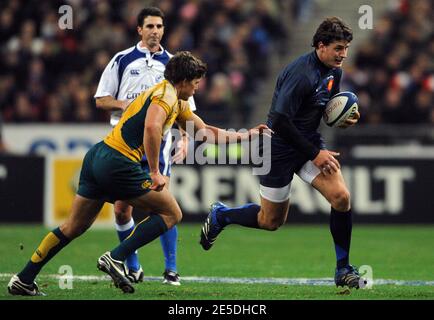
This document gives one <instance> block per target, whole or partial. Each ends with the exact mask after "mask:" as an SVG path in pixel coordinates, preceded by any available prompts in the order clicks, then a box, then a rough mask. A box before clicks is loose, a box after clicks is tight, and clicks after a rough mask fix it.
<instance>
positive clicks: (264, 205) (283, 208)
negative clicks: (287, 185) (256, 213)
mask: <svg viewBox="0 0 434 320" xmlns="http://www.w3.org/2000/svg"><path fill="white" fill-rule="evenodd" d="M288 210H289V199H287V200H285V201H283V202H273V201H270V200H268V199H265V198H263V197H261V213H260V214H262V215H263V219H265V220H271V221H282V222H285V221H286V218H287V216H288Z"/></svg>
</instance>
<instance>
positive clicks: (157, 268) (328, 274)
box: [0, 224, 434, 300]
mask: <svg viewBox="0 0 434 320" xmlns="http://www.w3.org/2000/svg"><path fill="white" fill-rule="evenodd" d="M200 228H201V225H199V224H181V225H179V226H178V230H179V242H178V269H179V272H180V274H181V279H182V285H181V286H180V287H173V286H167V285H163V284H161V280H160V279H161V273H162V272H163V270H164V259H163V253H162V250H161V245H160V243H159V240H155V241H154V242H152V243H151V244H149V245H147V246H145V247H144V248H141V249H140V251H139V255H140V262H141V264H142V266H143V269H144V271H145V276H146V277H147V281H145V282H144V283H141V284H137V285H135V288H136V292H135V293H134V294H132V295H126V294H123V293H122V292H121V291H120V290H119V289H117V288H115V287H114V286H113V285H112V284H111V281H109V280H108V279H107V278H106V277H104V275H105V274H103V273H101V272H100V271H98V270H97V269H96V260H97V258H98V257H99V256H100V255H101V254H102V253H104V252H105V251H107V250H111V249H112V248H114V247H115V246H116V244H117V242H118V240H117V235H116V232H115V231H114V230H97V229H95V230H94V229H91V230H89V231H88V232H87V233H85V234H84V235H83V236H82V237H80V238H79V239H76V240H74V241H73V242H72V243H71V244H70V245H69V246H68V247H66V248H65V249H64V250H62V251H61V252H60V253H59V254H58V255H57V256H56V257H55V258H54V259H52V260H51V261H50V262H49V263H48V264H47V265H46V266H45V268H44V269H43V270H42V272H41V274H40V275H39V277H38V278H37V281H38V284H39V286H40V287H41V289H42V291H44V292H45V293H47V296H46V297H13V296H10V295H8V293H7V289H6V286H7V283H8V281H9V279H10V276H11V274H12V273H17V272H19V271H20V270H21V269H22V268H23V267H24V265H25V263H26V262H27V260H28V259H29V257H30V256H31V254H32V253H33V251H34V250H35V249H36V246H37V245H38V244H39V242H40V241H41V240H42V238H43V237H44V236H45V234H46V233H47V232H48V230H47V229H45V228H44V227H41V226H36V225H29V226H16V225H13V226H12V225H3V226H0V240H1V241H0V257H1V258H0V259H1V260H0V288H2V289H0V299H26V300H28V299H32V300H33V299H42V300H47V299H53V300H64V299H65V300H71V299H80V300H81V299H85V300H90V299H99V300H109V299H116V300H123V299H128V300H134V299H138V300H185V299H186V300H208V299H210V300H223V299H226V300H250V299H252V300H275V299H279V300H297V299H315V300H318V299H320V300H330V299H331V300H353V299H368V300H371V299H373V300H375V299H382V300H396V299H417V300H419V299H429V300H434V255H433V248H434V226H408V225H405V226H367V225H365V226H362V225H355V226H354V227H353V238H352V245H351V263H353V264H355V265H358V266H360V265H369V266H370V267H371V268H372V270H373V279H374V285H373V287H372V289H363V290H362V289H360V290H351V292H350V293H348V292H344V291H342V289H337V288H336V287H335V286H333V285H332V277H333V276H334V265H335V255H334V247H333V242H332V238H331V235H330V232H329V230H328V226H327V225H315V226H305V225H292V226H285V227H283V228H281V229H279V230H278V231H275V232H266V231H262V230H253V229H246V228H241V227H237V226H230V227H228V228H227V229H226V230H225V231H223V233H222V234H221V236H219V239H218V240H217V241H216V243H215V245H214V247H213V248H212V249H211V250H210V251H204V250H203V249H202V248H201V247H200V245H199V243H198V242H199V233H200ZM62 265H69V266H71V268H72V271H73V274H74V276H79V277H78V278H76V279H74V281H73V288H72V289H70V290H68V289H64V290H62V289H60V288H59V279H58V278H55V275H60V274H59V268H60V267H61V266H62ZM92 276H93V277H92ZM229 278H230V279H229ZM301 278H302V279H304V280H300V279H301ZM255 279H256V280H258V281H256V280H255ZM316 279H318V280H316ZM321 279H322V281H320V280H321ZM229 280H230V281H229ZM386 280H388V281H386ZM60 281H61V282H62V280H60ZM231 281H232V282H234V281H235V282H236V283H227V282H231ZM303 281H304V282H303ZM63 282H64V281H63ZM265 282H268V283H265ZM381 283H389V284H381Z"/></svg>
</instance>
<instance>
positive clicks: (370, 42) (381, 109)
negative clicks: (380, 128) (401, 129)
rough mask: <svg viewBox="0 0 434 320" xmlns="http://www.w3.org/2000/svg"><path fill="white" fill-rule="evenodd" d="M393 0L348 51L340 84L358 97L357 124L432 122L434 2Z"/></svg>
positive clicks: (433, 116)
mask: <svg viewBox="0 0 434 320" xmlns="http://www.w3.org/2000/svg"><path fill="white" fill-rule="evenodd" d="M395 3H396V4H397V6H396V7H393V8H391V9H390V10H389V11H388V12H386V13H385V14H384V16H382V17H381V19H380V20H379V21H378V22H377V23H376V24H375V26H374V29H373V32H372V35H371V37H369V38H368V39H367V41H366V42H364V43H362V44H361V45H358V46H357V48H356V50H355V51H354V48H352V49H351V51H352V52H351V53H350V54H352V55H355V61H354V64H353V66H349V65H346V66H345V78H344V79H345V84H344V87H346V89H348V90H350V91H354V92H356V93H357V95H358V97H359V100H360V103H359V106H360V107H361V108H362V109H361V113H362V118H361V119H360V122H361V123H363V122H365V123H366V122H367V123H373V124H378V123H396V124H403V123H406V124H411V123H413V124H420V123H426V124H428V123H430V124H434V98H433V97H434V19H433V17H434V2H433V1H432V0H401V1H395Z"/></svg>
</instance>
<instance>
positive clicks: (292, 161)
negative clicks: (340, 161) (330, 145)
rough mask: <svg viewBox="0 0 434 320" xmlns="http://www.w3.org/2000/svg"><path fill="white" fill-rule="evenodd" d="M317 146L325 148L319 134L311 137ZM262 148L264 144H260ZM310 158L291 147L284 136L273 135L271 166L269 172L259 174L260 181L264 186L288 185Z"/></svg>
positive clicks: (311, 140)
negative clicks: (313, 137)
mask: <svg viewBox="0 0 434 320" xmlns="http://www.w3.org/2000/svg"><path fill="white" fill-rule="evenodd" d="M309 140H310V142H312V143H313V144H314V145H315V146H317V147H318V148H320V149H325V144H324V140H323V139H322V138H321V136H320V135H318V136H317V137H316V138H315V139H309ZM260 148H261V149H264V148H263V145H262V144H260ZM307 161H309V159H308V158H307V157H306V156H305V155H304V154H302V153H300V152H299V151H297V150H295V149H294V148H293V147H291V146H290V145H289V144H288V143H287V142H285V141H284V140H283V139H282V138H280V137H278V136H276V135H273V136H272V138H271V166H270V171H269V173H268V174H265V175H261V176H259V182H260V184H261V185H262V186H264V187H269V188H282V187H285V186H287V185H288V184H289V183H290V182H291V181H292V178H293V177H294V173H296V172H298V171H299V170H300V169H301V168H302V167H303V165H304V164H305V163H306V162H307Z"/></svg>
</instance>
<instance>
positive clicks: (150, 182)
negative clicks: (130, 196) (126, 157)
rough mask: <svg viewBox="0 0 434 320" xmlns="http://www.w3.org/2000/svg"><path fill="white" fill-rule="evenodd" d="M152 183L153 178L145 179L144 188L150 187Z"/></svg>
mask: <svg viewBox="0 0 434 320" xmlns="http://www.w3.org/2000/svg"><path fill="white" fill-rule="evenodd" d="M151 185H152V181H151V180H145V181H144V182H143V183H142V189H149V187H150V186H151Z"/></svg>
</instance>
